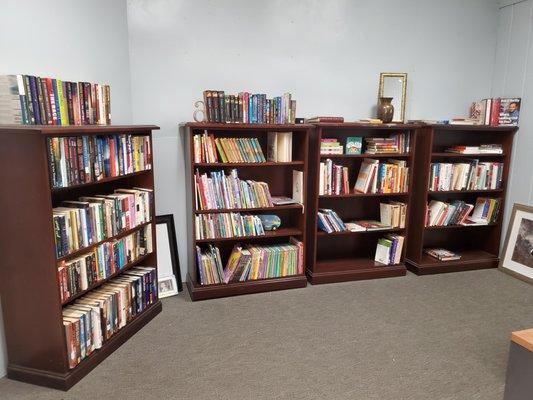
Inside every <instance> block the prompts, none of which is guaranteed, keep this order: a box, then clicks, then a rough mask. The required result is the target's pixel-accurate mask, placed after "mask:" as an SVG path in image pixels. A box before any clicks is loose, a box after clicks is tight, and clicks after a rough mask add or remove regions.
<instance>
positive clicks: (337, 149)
mask: <svg viewBox="0 0 533 400" xmlns="http://www.w3.org/2000/svg"><path fill="white" fill-rule="evenodd" d="M343 152H344V148H343V146H342V144H340V142H339V141H338V140H337V139H326V138H324V139H320V154H326V155H328V154H343Z"/></svg>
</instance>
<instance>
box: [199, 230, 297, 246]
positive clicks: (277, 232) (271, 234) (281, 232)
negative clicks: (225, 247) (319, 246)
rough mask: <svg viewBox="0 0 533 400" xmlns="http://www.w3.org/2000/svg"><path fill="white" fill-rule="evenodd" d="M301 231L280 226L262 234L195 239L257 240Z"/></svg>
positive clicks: (210, 240)
mask: <svg viewBox="0 0 533 400" xmlns="http://www.w3.org/2000/svg"><path fill="white" fill-rule="evenodd" d="M301 234H302V231H301V230H300V229H297V228H280V229H277V230H275V231H265V234H264V235H259V236H233V237H229V238H216V239H196V240H195V241H196V243H212V242H228V241H229V242H237V241H241V240H257V239H270V238H274V237H284V236H299V235H301Z"/></svg>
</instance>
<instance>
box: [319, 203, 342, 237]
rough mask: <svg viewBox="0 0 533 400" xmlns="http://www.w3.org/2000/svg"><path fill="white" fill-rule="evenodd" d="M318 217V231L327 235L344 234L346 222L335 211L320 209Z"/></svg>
mask: <svg viewBox="0 0 533 400" xmlns="http://www.w3.org/2000/svg"><path fill="white" fill-rule="evenodd" d="M317 216H318V220H317V224H318V229H320V230H322V231H324V232H326V233H333V232H342V231H345V230H346V226H345V225H344V222H342V220H341V218H340V217H339V216H338V215H337V213H336V212H335V211H333V210H330V209H324V208H321V209H319V211H318V213H317Z"/></svg>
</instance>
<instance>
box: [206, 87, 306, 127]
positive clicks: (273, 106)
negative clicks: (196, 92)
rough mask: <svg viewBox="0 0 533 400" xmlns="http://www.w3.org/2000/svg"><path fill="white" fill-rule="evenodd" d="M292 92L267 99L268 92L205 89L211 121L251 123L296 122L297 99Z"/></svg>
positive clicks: (208, 116) (207, 114)
mask: <svg viewBox="0 0 533 400" xmlns="http://www.w3.org/2000/svg"><path fill="white" fill-rule="evenodd" d="M291 97H292V96H291V94H290V93H285V94H283V96H278V97H274V98H273V99H267V97H266V94H251V93H248V92H240V93H238V94H235V95H233V94H226V93H224V92H223V91H220V90H205V91H204V104H205V111H206V118H207V122H217V123H248V124H294V121H295V118H296V100H292V99H291Z"/></svg>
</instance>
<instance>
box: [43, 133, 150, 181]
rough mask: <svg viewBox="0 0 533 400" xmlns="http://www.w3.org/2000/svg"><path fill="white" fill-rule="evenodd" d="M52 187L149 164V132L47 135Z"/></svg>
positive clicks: (93, 178)
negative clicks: (141, 133) (143, 133)
mask: <svg viewBox="0 0 533 400" xmlns="http://www.w3.org/2000/svg"><path fill="white" fill-rule="evenodd" d="M48 154H49V157H48V163H49V167H50V168H49V171H50V179H51V184H52V187H54V188H60V187H69V186H72V185H80V184H84V183H91V182H97V181H100V180H102V179H104V178H110V177H115V176H121V175H125V174H131V173H134V172H140V171H144V170H148V169H151V168H152V150H151V148H150V137H149V136H132V135H109V136H77V137H53V138H49V139H48Z"/></svg>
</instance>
